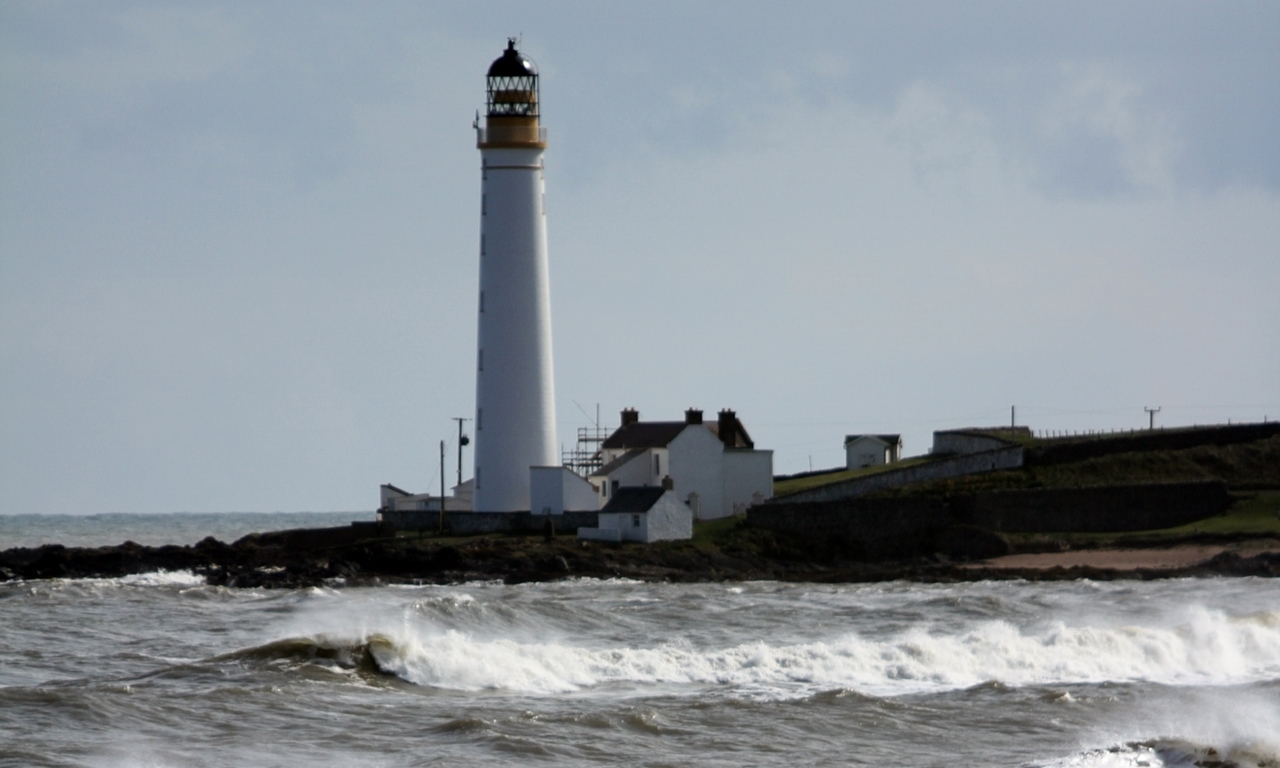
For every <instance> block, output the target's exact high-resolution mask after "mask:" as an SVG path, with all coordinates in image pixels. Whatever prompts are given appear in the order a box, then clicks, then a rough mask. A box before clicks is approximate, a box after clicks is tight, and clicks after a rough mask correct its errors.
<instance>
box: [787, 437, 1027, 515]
mask: <svg viewBox="0 0 1280 768" xmlns="http://www.w3.org/2000/svg"><path fill="white" fill-rule="evenodd" d="M1021 466H1022V446H1020V445H1011V446H1008V447H1006V448H999V449H997V450H994V451H982V452H980V453H970V454H965V455H963V456H948V457H946V458H941V459H934V460H932V461H929V462H926V463H924V464H912V465H911V466H909V467H900V468H898V469H886V470H884V471H882V472H876V473H874V474H871V475H865V476H863V477H854V478H850V479H849V480H841V481H840V482H837V483H829V484H827V485H823V486H819V487H817V488H810V489H809V490H806V491H797V492H796V493H789V494H787V495H786V496H779V497H777V499H776V500H775V502H771V503H798V502H812V501H835V500H837V499H852V498H855V497H858V496H863V495H865V494H868V493H871V492H872V491H881V490H884V489H886V488H897V487H899V486H902V485H908V484H910V483H921V482H925V481H928V480H943V479H946V478H948V477H959V476H961V475H972V474H976V473H978V472H991V471H993V470H997V469H1017V468H1018V467H1021Z"/></svg>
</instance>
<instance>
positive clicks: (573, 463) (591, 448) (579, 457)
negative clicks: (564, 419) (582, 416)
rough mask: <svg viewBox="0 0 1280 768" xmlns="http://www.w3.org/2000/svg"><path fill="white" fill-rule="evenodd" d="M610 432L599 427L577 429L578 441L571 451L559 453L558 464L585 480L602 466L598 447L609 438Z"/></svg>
mask: <svg viewBox="0 0 1280 768" xmlns="http://www.w3.org/2000/svg"><path fill="white" fill-rule="evenodd" d="M609 433H610V430H608V429H606V428H605V427H601V426H592V427H578V441H577V443H575V444H574V446H573V449H572V450H568V451H561V452H560V463H561V464H562V465H564V466H565V467H568V468H569V469H571V470H573V471H574V472H575V473H577V474H578V475H579V476H581V477H583V478H587V477H590V476H591V473H592V472H595V471H596V470H597V469H599V468H600V467H603V466H604V456H603V452H602V451H601V450H600V446H601V444H602V443H604V441H605V440H606V439H608V437H609Z"/></svg>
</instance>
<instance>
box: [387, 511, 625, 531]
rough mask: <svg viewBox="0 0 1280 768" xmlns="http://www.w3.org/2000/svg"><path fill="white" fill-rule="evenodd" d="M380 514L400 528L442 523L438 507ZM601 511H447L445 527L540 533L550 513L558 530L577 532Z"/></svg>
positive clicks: (433, 527)
mask: <svg viewBox="0 0 1280 768" xmlns="http://www.w3.org/2000/svg"><path fill="white" fill-rule="evenodd" d="M379 515H380V516H381V517H380V519H381V521H382V524H383V525H385V526H388V527H390V528H392V529H394V530H397V531H434V530H437V529H438V528H439V527H440V512H439V511H438V510H436V511H424V510H398V511H397V510H384V511H382V512H380V513H379ZM599 515H600V513H599V512H565V513H564V514H561V515H535V514H532V513H530V512H448V511H446V512H445V513H444V527H445V531H447V532H448V533H452V534H455V535H458V536H467V535H471V534H477V533H541V532H542V531H543V530H544V529H545V526H546V521H547V518H548V517H550V518H551V522H552V524H553V525H555V528H556V533H576V532H577V530H578V528H594V527H596V523H597V521H598V519H599Z"/></svg>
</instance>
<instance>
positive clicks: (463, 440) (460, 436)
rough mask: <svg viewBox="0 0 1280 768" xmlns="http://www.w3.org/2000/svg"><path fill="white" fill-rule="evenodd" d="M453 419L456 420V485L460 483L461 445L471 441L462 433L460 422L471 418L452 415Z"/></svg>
mask: <svg viewBox="0 0 1280 768" xmlns="http://www.w3.org/2000/svg"><path fill="white" fill-rule="evenodd" d="M453 420H454V421H456V422H458V485H462V446H464V445H468V444H470V443H471V438H469V437H467V436H466V435H464V434H463V433H462V422H464V421H471V419H464V418H462V417H461V416H454V417H453Z"/></svg>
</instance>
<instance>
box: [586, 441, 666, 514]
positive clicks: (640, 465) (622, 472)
mask: <svg viewBox="0 0 1280 768" xmlns="http://www.w3.org/2000/svg"><path fill="white" fill-rule="evenodd" d="M663 464H664V465H665V464H666V462H665V461H664V462H663ZM592 477H593V479H596V480H603V482H604V485H605V487H606V488H607V489H608V492H607V493H605V494H603V495H600V497H599V498H600V506H604V504H605V503H606V502H607V501H608V500H609V499H611V498H613V483H614V482H615V481H616V482H617V483H618V487H620V488H623V487H631V486H637V485H658V483H657V482H655V481H654V479H653V452H652V451H642V452H641V453H639V454H637V455H636V456H635V457H634V458H632V459H631V460H630V461H628V462H627V463H625V464H623V465H622V466H620V467H615V468H614V469H613V470H612V471H611V472H609V474H608V475H603V476H596V475H593V476H592Z"/></svg>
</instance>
